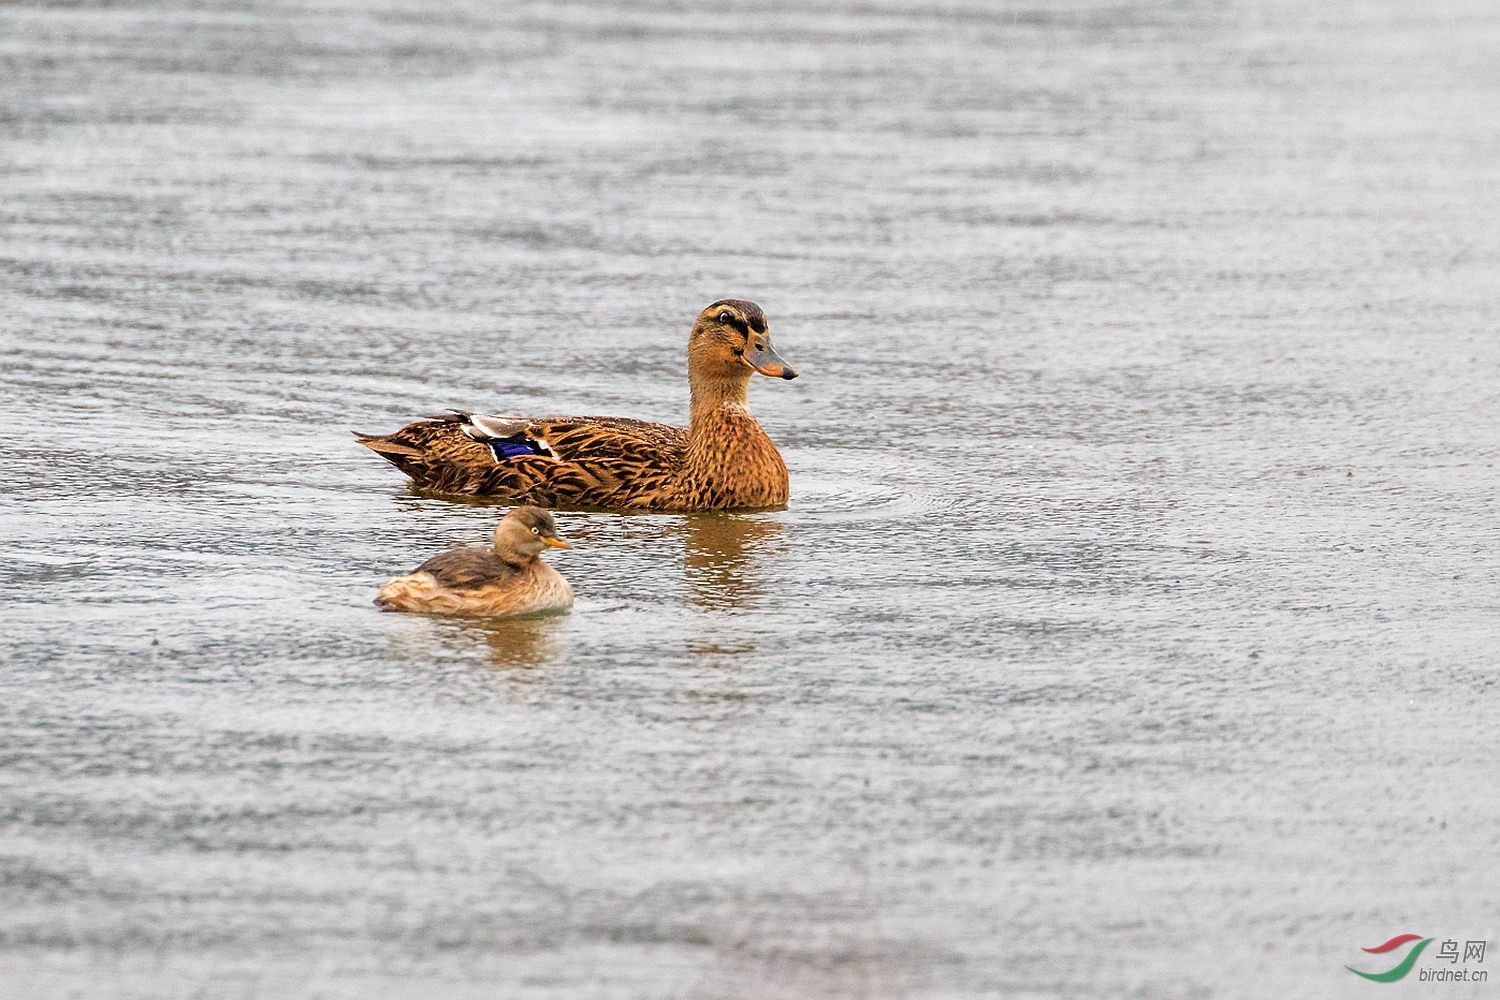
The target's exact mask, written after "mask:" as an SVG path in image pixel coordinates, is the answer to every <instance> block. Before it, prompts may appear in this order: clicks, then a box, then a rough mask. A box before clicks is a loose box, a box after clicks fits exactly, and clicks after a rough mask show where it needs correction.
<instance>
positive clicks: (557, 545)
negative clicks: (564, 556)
mask: <svg viewBox="0 0 1500 1000" xmlns="http://www.w3.org/2000/svg"><path fill="white" fill-rule="evenodd" d="M541 537H542V544H543V545H545V546H547V548H549V549H571V548H572V547H573V546H571V545H569V544H568V543H567V542H565V541H563V540H562V539H561V538H555V537H551V536H548V535H543V536H541Z"/></svg>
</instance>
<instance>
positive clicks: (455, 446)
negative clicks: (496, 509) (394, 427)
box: [353, 412, 495, 494]
mask: <svg viewBox="0 0 1500 1000" xmlns="http://www.w3.org/2000/svg"><path fill="white" fill-rule="evenodd" d="M468 420H469V414H468V413H460V412H454V413H450V414H445V415H443V416H440V417H432V418H429V419H427V420H419V421H417V422H416V423H412V424H407V425H406V426H405V427H403V428H401V429H400V430H399V431H396V432H395V433H392V434H366V433H364V432H362V431H354V432H353V434H354V439H355V441H356V443H358V444H361V445H364V446H365V447H366V448H369V449H370V450H371V451H373V452H375V454H377V455H379V456H380V457H381V458H383V459H385V460H386V461H387V462H390V463H391V464H392V465H394V466H395V467H396V468H398V469H400V470H401V471H402V472H404V473H405V474H406V475H407V476H409V477H411V481H412V482H413V483H414V484H415V485H417V486H420V487H422V488H423V489H430V490H436V491H439V492H442V493H455V494H468V493H474V492H476V489H477V485H478V480H479V479H481V478H482V477H483V475H485V474H487V473H488V472H489V471H490V470H491V469H492V468H493V467H494V464H495V460H494V458H493V457H492V455H491V453H490V449H489V448H488V447H487V446H485V445H483V444H481V443H479V442H478V441H475V440H474V439H473V438H471V437H470V436H469V435H467V434H465V433H464V431H463V427H464V425H465V424H466V423H468Z"/></svg>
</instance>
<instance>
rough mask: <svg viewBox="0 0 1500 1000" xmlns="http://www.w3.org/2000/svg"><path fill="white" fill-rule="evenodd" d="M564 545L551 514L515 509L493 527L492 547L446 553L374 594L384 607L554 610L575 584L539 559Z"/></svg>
mask: <svg viewBox="0 0 1500 1000" xmlns="http://www.w3.org/2000/svg"><path fill="white" fill-rule="evenodd" d="M548 547H550V548H559V549H566V548H568V547H569V546H568V543H567V542H565V541H563V540H562V539H561V538H559V537H558V536H557V525H556V524H555V523H554V522H553V520H552V515H551V514H548V513H547V512H546V511H545V510H540V509H538V508H536V507H517V508H516V509H515V510H512V511H511V512H510V513H508V514H506V515H505V517H503V518H501V520H500V523H499V524H498V525H497V526H496V527H495V541H494V546H493V547H492V548H489V549H481V548H474V547H467V546H466V547H463V548H457V549H453V550H451V551H448V552H444V553H443V554H442V555H440V556H433V557H432V558H431V559H429V560H427V561H426V562H424V563H423V564H422V565H420V566H418V567H417V568H416V569H414V570H412V571H411V572H410V573H407V574H406V575H404V576H398V577H395V578H394V579H391V580H388V581H386V584H385V586H383V587H381V588H380V595H379V596H378V597H376V598H375V606H376V607H378V608H380V609H381V610H382V611H418V612H427V613H433V614H449V615H475V616H501V615H524V614H532V613H534V612H538V611H553V610H558V609H561V608H565V607H568V606H570V605H571V604H572V603H573V588H572V587H570V586H568V581H566V580H564V579H563V577H562V574H561V573H559V572H557V570H555V569H553V568H552V567H551V566H548V565H547V564H546V563H545V562H543V561H542V560H541V558H540V553H541V551H542V549H544V548H548Z"/></svg>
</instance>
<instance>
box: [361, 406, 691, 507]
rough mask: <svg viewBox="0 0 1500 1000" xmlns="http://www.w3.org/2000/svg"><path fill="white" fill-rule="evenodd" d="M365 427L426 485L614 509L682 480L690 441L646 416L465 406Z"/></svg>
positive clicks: (367, 438) (640, 503)
mask: <svg viewBox="0 0 1500 1000" xmlns="http://www.w3.org/2000/svg"><path fill="white" fill-rule="evenodd" d="M358 436H359V438H360V442H359V443H360V444H362V445H364V446H365V447H367V448H370V449H372V450H373V451H376V452H378V453H380V454H381V455H383V456H384V457H385V458H386V459H387V460H389V461H390V462H391V463H392V464H393V465H395V466H396V467H397V468H399V469H400V470H401V471H402V472H405V473H406V474H407V475H408V476H411V478H412V480H413V482H415V483H416V485H418V486H420V487H423V488H425V489H431V490H436V491H439V492H443V493H455V494H467V495H475V496H494V497H502V498H505V499H508V500H512V501H514V502H517V503H530V504H536V505H538V506H542V507H597V508H604V509H638V508H643V507H649V506H653V505H654V503H655V502H656V501H658V500H660V499H661V498H662V497H664V496H665V495H666V493H667V492H668V491H670V489H671V488H672V486H673V485H674V483H675V482H676V477H677V475H678V471H679V469H680V467H681V463H682V454H683V451H684V449H685V448H686V446H687V432H686V431H685V430H683V429H682V428H680V427H671V426H669V425H666V424H654V423H649V422H647V421H644V420H630V419H626V418H623V417H547V418H540V419H536V418H527V417H513V416H500V415H486V414H474V413H468V412H462V411H459V412H454V413H452V414H450V415H448V416H444V417H437V418H434V419H432V420H425V421H419V422H417V423H414V424H409V425H408V426H406V427H403V428H402V429H401V430H399V431H397V432H396V433H394V434H386V435H369V434H365V435H358Z"/></svg>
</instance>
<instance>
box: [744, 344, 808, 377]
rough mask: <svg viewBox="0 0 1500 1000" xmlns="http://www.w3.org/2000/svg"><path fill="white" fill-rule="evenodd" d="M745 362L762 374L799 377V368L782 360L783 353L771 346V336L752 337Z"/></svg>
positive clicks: (746, 350) (746, 351) (746, 349)
mask: <svg viewBox="0 0 1500 1000" xmlns="http://www.w3.org/2000/svg"><path fill="white" fill-rule="evenodd" d="M745 364H747V365H749V366H750V367H751V368H754V369H755V370H756V371H758V372H760V373H761V374H762V375H769V376H771V377H772V378H784V379H794V378H796V377H797V369H795V368H793V367H792V366H791V365H789V364H787V363H786V362H785V361H783V360H781V355H779V354H777V353H776V348H774V347H772V346H771V338H770V337H761V338H759V340H758V341H757V339H756V338H754V337H752V338H751V339H750V344H749V346H747V347H746V348H745Z"/></svg>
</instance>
